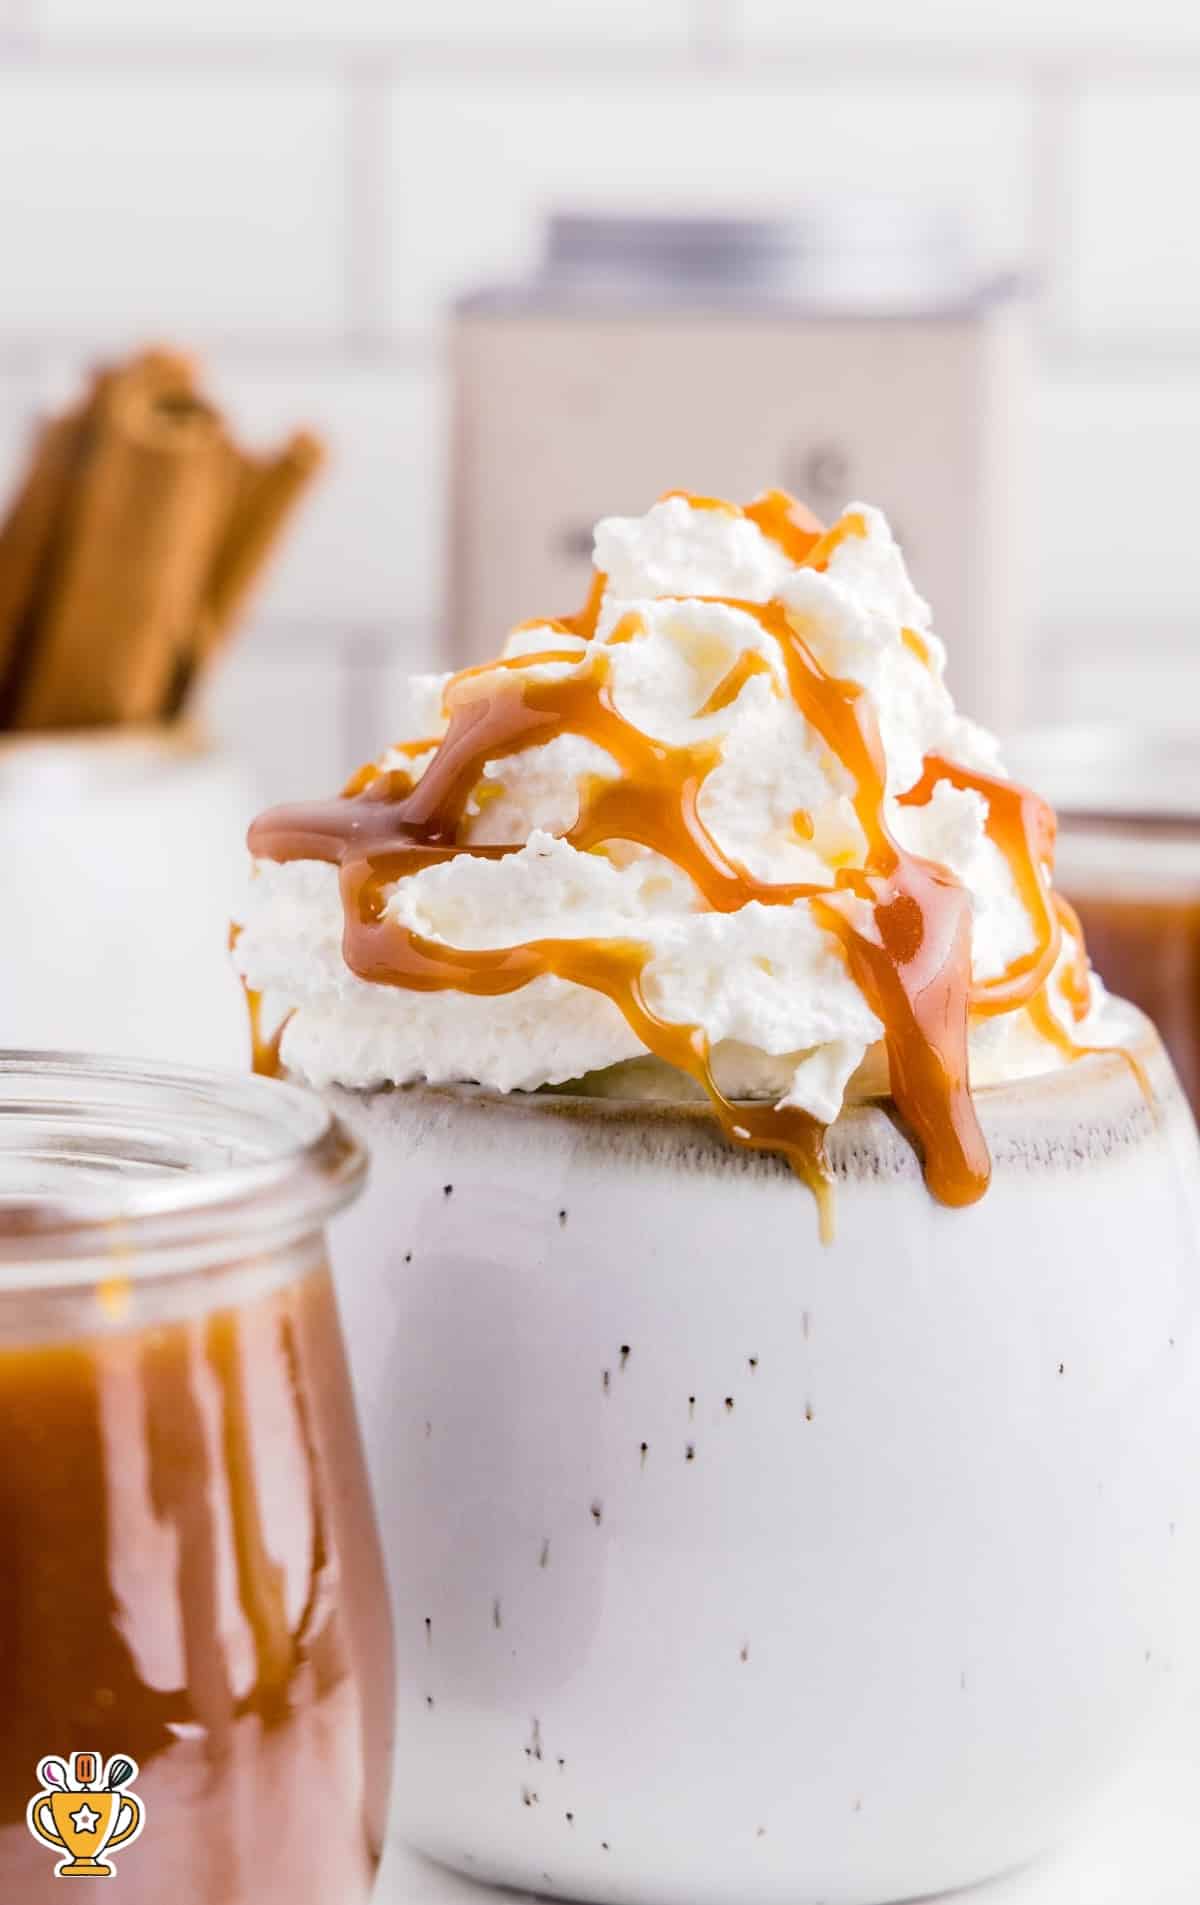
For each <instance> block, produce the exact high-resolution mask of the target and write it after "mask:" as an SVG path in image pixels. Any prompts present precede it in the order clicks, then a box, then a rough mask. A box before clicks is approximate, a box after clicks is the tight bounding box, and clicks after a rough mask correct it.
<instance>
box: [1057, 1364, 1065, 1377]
mask: <svg viewBox="0 0 1200 1905" xmlns="http://www.w3.org/2000/svg"><path fill="white" fill-rule="evenodd" d="M1066 1367H1067V1365H1066V1364H1065V1363H1060V1364H1059V1365H1058V1373H1059V1375H1060V1376H1061V1375H1062V1374H1063V1372H1064V1371H1065V1369H1066Z"/></svg>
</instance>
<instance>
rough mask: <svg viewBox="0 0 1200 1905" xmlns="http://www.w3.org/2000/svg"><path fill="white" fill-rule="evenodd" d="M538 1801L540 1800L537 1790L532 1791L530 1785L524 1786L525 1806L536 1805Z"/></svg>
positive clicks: (523, 1797) (523, 1802)
mask: <svg viewBox="0 0 1200 1905" xmlns="http://www.w3.org/2000/svg"><path fill="white" fill-rule="evenodd" d="M537 1802H538V1796H537V1794H536V1793H535V1792H532V1791H531V1790H530V1788H529V1787H528V1786H522V1788H521V1804H522V1805H523V1806H536V1805H537Z"/></svg>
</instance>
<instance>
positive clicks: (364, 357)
mask: <svg viewBox="0 0 1200 1905" xmlns="http://www.w3.org/2000/svg"><path fill="white" fill-rule="evenodd" d="M1040 216H1041V217H1042V218H1044V219H1045V221H1046V224H1047V227H1049V225H1050V220H1049V215H1048V213H1047V212H1043V213H1042V214H1041V215H1040ZM1036 231H1037V227H1036V225H1035V233H1036ZM1041 242H1045V240H1044V239H1043V240H1042V241H1041ZM1050 242H1054V241H1053V239H1051V241H1050ZM1051 268H1053V261H1052V267H1051ZM359 295H362V287H360V292H359ZM373 295H374V294H372V296H373ZM365 302H367V303H368V305H370V303H371V299H370V298H367V299H365ZM188 340H189V342H190V343H191V344H193V345H194V346H195V348H196V349H197V350H199V351H201V352H207V353H209V354H210V356H211V357H212V358H214V359H216V360H224V361H225V362H227V363H229V364H230V365H236V366H237V367H238V368H239V369H245V370H251V371H255V372H258V373H260V374H261V375H262V376H263V377H264V378H267V379H269V378H270V377H271V375H272V373H273V372H278V373H279V374H280V375H281V376H284V377H290V376H293V375H294V374H295V372H296V371H297V370H311V371H313V372H314V373H315V374H317V375H319V374H321V373H322V372H328V371H331V370H333V371H339V370H344V371H356V370H357V371H364V372H367V371H370V370H372V369H378V370H380V371H388V372H391V373H393V374H394V373H396V372H407V373H410V374H411V375H413V376H429V377H435V376H440V375H441V374H442V373H443V372H444V369H445V336H444V333H442V332H440V331H438V330H437V329H433V328H422V327H418V326H411V327H405V328H399V329H395V330H392V329H380V328H376V327H374V326H372V327H371V328H368V329H364V328H361V327H359V326H356V325H354V324H353V323H352V324H351V325H350V326H349V327H348V328H347V329H346V330H341V331H321V330H318V331H307V332H306V331H304V330H302V329H301V330H294V331H286V330H275V329H272V328H269V327H264V328H263V329H262V330H248V331H221V330H207V329H205V328H204V327H203V326H201V327H198V328H196V329H192V330H190V331H189V333H188ZM128 342H129V335H128V334H127V332H126V331H124V330H122V331H119V332H118V331H116V330H113V331H109V332H95V331H86V330H80V331H73V330H48V331H37V332H33V331H25V330H12V331H6V330H5V329H4V327H3V325H2V324H0V379H3V380H4V381H6V382H11V383H21V382H23V381H27V382H28V383H29V384H30V385H31V386H33V387H35V388H36V385H37V382H38V380H39V378H40V377H41V376H42V375H43V374H44V372H45V370H46V367H47V365H48V364H52V363H54V362H55V361H56V360H60V359H64V358H65V359H74V358H90V357H102V356H104V355H105V353H106V352H110V351H112V350H114V349H120V348H124V346H125V345H126V344H127V343H128ZM1038 365H1039V367H1040V368H1041V369H1042V370H1043V371H1048V372H1051V373H1053V374H1054V375H1056V376H1058V375H1071V374H1077V375H1079V376H1081V377H1092V376H1095V377H1114V378H1123V379H1125V380H1126V381H1129V382H1132V383H1136V384H1151V385H1157V384H1160V383H1162V382H1163V381H1164V380H1169V379H1180V378H1200V335H1198V334H1197V333H1196V332H1194V331H1189V330H1183V329H1179V330H1161V331H1156V330H1153V329H1149V330H1144V331H1141V330H1127V329H1122V330H1119V331H1116V330H1114V331H1111V332H1102V331H1101V332H1090V333H1089V332H1087V331H1082V330H1077V329H1074V328H1073V327H1072V326H1070V325H1069V324H1066V323H1063V322H1061V321H1059V319H1058V318H1057V317H1056V316H1055V314H1054V310H1053V305H1052V304H1051V308H1050V309H1048V310H1047V312H1046V315H1045V320H1044V323H1043V324H1042V326H1041V329H1040V334H1039V338H1038Z"/></svg>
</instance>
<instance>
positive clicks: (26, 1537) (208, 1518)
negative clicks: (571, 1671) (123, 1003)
mask: <svg viewBox="0 0 1200 1905" xmlns="http://www.w3.org/2000/svg"><path fill="white" fill-rule="evenodd" d="M363 1165H364V1159H363V1154H362V1151H361V1150H360V1148H359V1146H358V1145H357V1144H356V1143H355V1141H354V1140H353V1139H352V1138H351V1137H350V1135H349V1134H348V1132H346V1131H345V1129H344V1128H343V1127H341V1126H340V1125H338V1124H337V1123H336V1121H335V1120H334V1119H333V1118H332V1117H330V1115H329V1113H328V1111H327V1110H326V1108H325V1107H324V1106H323V1105H322V1104H321V1102H320V1100H319V1099H317V1098H315V1097H314V1096H312V1095H311V1094H309V1093H305V1092H300V1091H297V1090H296V1089H295V1088H294V1087H291V1086H286V1085H282V1084H273V1083H269V1082H267V1081H266V1080H263V1079H251V1078H242V1077H237V1076H232V1075H229V1076H227V1075H225V1074H222V1073H219V1072H195V1071H184V1070H176V1069H173V1068H166V1067H145V1066H142V1065H129V1064H122V1063H120V1062H119V1061H115V1060H114V1061H108V1060H95V1059H83V1058H77V1057H65V1056H60V1055H57V1054H50V1053H38V1054H33V1053H9V1054H4V1053H0V1526H2V1527H3V1530H4V1557H3V1564H2V1566H0V1714H2V1715H3V1724H2V1726H0V1899H3V1900H5V1901H9V1900H11V1901H13V1905H17V1901H19V1905H51V1901H53V1900H56V1899H58V1897H59V1894H58V1891H57V1877H56V1865H58V1864H60V1863H61V1862H63V1861H64V1860H66V1859H67V1858H68V1857H69V1858H70V1860H71V1863H70V1865H69V1867H67V1869H65V1870H63V1872H62V1876H64V1877H65V1876H68V1874H69V1875H70V1876H92V1877H95V1876H100V1877H105V1876H107V1874H106V1872H105V1871H104V1870H103V1869H102V1860H106V1859H107V1856H108V1853H109V1852H110V1851H111V1850H112V1849H113V1848H114V1847H116V1846H118V1845H119V1846H120V1847H121V1850H120V1853H119V1857H118V1860H117V1869H116V1873H115V1880H116V1884H117V1885H118V1886H119V1887H123V1888H124V1890H123V1892H121V1893H119V1894H118V1895H119V1896H127V1897H128V1898H129V1899H130V1900H131V1901H139V1902H142V1901H144V1902H145V1905H150V1901H153V1905H167V1902H168V1901H169V1902H170V1905H333V1902H334V1901H336V1905H366V1901H367V1900H368V1898H369V1897H370V1894H371V1891H372V1888H373V1884H374V1878H375V1872H376V1867H377V1864H378V1860H379V1855H380V1851H381V1847H382V1841H383V1832H384V1820H385V1809H386V1801H387V1788H388V1783H389V1776H390V1757H391V1733H392V1699H391V1689H392V1676H393V1668H392V1652H391V1640H390V1628H389V1622H388V1609H387V1595H386V1588H385V1584H384V1577H383V1571H382V1562H381V1557H380V1553H379V1548H378V1542H377V1537H376V1532H375V1523H374V1517H373V1513H372V1509H371V1503H370V1500H369V1496H368V1490H367V1478H366V1471H365V1465H364V1462H363V1454H362V1446H361V1442H360V1439H359V1433H358V1425H357V1421H356V1418H355V1413H354V1408H353V1404H352V1400H351V1394H350V1385H349V1380H348V1374H347V1369H346V1362H345V1355H344V1351H343V1346H342V1337H341V1331H340V1325H339V1319H338V1312H337V1305H336V1302H335V1299H334V1291H333V1284H332V1279H331V1276H330V1271H329V1265H328V1261H327V1258H326V1253H325V1243H324V1235H323V1232H324V1226H325V1223H326V1221H327V1219H328V1218H329V1216H330V1215H331V1214H332V1213H333V1212H334V1211H335V1210H337V1209H338V1208H340V1207H341V1206H342V1205H343V1204H345V1202H346V1201H347V1199H348V1198H350V1197H351V1196H353V1195H354V1193H355V1192H356V1191H357V1189H358V1186H359V1184H360V1182H361V1179H362V1174H363ZM105 1766H107V1775H105V1774H104V1773H103V1772H102V1771H101V1770H100V1769H102V1768H104V1767H105ZM68 1768H70V1769H71V1774H70V1775H68V1771H67V1769H68ZM135 1776H136V1777H135ZM106 1780H107V1785H108V1787H109V1788H111V1790H104V1789H103V1788H104V1787H105V1784H106ZM46 1781H49V1782H50V1784H51V1785H53V1786H54V1787H55V1788H57V1790H54V1791H52V1792H51V1791H47V1792H46V1793H45V1794H41V1793H39V1790H38V1789H39V1787H41V1786H43V1784H44V1783H45V1782H46ZM127 1787H128V1788H130V1789H132V1788H136V1792H134V1791H132V1790H126V1788H127ZM80 1789H86V1790H84V1791H83V1796H82V1797H81V1796H80ZM31 1802H33V1803H32V1805H31ZM141 1812H144V1820H143V1821H142V1830H141V1832H140V1833H139V1834H137V1837H136V1842H135V1838H134V1835H135V1832H136V1820H135V1817H134V1815H136V1814H138V1813H141ZM31 1824H32V1825H33V1826H34V1830H32V1831H31V1830H30V1825H31ZM89 1860H90V1864H89Z"/></svg>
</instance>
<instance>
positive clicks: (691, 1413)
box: [688, 1396, 696, 1422]
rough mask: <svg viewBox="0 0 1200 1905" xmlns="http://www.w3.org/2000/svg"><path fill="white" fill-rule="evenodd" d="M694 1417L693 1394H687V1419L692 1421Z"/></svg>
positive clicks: (694, 1404)
mask: <svg viewBox="0 0 1200 1905" xmlns="http://www.w3.org/2000/svg"><path fill="white" fill-rule="evenodd" d="M695 1419H696V1398H695V1396H689V1397H688V1421H689V1422H694V1421H695Z"/></svg>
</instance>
